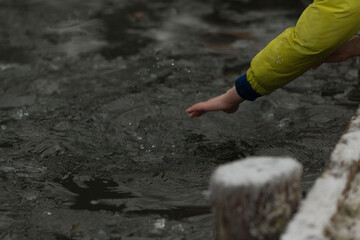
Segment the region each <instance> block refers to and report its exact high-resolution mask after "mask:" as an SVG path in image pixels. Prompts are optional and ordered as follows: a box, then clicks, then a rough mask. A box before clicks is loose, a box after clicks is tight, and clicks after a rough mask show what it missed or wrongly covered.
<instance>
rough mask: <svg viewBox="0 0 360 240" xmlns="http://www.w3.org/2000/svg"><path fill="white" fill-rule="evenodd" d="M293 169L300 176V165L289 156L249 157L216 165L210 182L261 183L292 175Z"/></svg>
mask: <svg viewBox="0 0 360 240" xmlns="http://www.w3.org/2000/svg"><path fill="white" fill-rule="evenodd" d="M294 171H295V172H296V173H298V175H299V176H300V174H301V171H302V166H301V165H300V164H299V163H298V162H297V161H296V160H294V159H293V158H290V157H249V158H245V159H244V160H238V161H235V162H231V163H228V164H225V165H222V166H220V167H218V168H217V169H216V171H215V172H214V174H213V176H212V178H211V182H212V183H216V184H221V185H224V186H239V185H247V184H254V185H263V184H265V183H269V182H272V181H275V180H276V179H279V178H282V177H283V176H290V175H293V174H294Z"/></svg>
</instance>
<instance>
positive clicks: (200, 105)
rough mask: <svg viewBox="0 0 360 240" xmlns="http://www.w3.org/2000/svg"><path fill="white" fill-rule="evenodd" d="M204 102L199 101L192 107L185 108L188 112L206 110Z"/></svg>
mask: <svg viewBox="0 0 360 240" xmlns="http://www.w3.org/2000/svg"><path fill="white" fill-rule="evenodd" d="M203 105H204V104H203V103H202V102H201V103H197V104H195V105H193V106H192V107H189V108H188V109H186V110H185V112H186V113H188V114H189V113H192V112H199V111H205V109H204V107H203Z"/></svg>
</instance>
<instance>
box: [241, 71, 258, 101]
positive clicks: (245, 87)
mask: <svg viewBox="0 0 360 240" xmlns="http://www.w3.org/2000/svg"><path fill="white" fill-rule="evenodd" d="M235 87H236V92H237V93H238V94H239V96H240V97H242V98H243V99H245V100H248V101H254V100H255V99H257V98H258V97H261V96H262V95H261V94H259V93H257V92H255V90H254V89H252V87H251V85H250V83H249V82H248V80H247V78H246V73H245V74H243V75H241V76H240V77H239V78H238V79H236V81H235Z"/></svg>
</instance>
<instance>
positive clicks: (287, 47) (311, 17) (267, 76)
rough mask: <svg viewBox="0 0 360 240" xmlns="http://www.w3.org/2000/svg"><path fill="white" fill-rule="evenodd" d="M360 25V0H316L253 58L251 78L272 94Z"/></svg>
mask: <svg viewBox="0 0 360 240" xmlns="http://www.w3.org/2000/svg"><path fill="white" fill-rule="evenodd" d="M359 29H360V0H315V1H314V3H312V4H310V5H309V6H308V7H307V8H306V9H305V11H304V12H303V13H302V15H301V16H300V18H299V20H298V22H297V24H296V26H295V27H291V28H288V29H286V30H285V31H284V32H283V33H282V34H280V35H279V36H278V37H276V38H275V39H274V40H272V41H271V42H270V43H269V44H268V45H267V46H266V47H265V48H264V49H263V50H262V51H261V52H259V53H258V54H257V55H256V56H255V57H254V58H253V60H252V61H251V65H250V68H249V69H248V71H247V75H246V78H247V81H248V83H250V85H251V88H252V89H253V90H255V92H256V93H258V94H261V95H266V94H270V93H271V92H272V91H274V90H275V89H277V88H279V87H282V86H284V85H285V84H287V83H289V82H290V81H292V80H294V79H295V78H297V77H298V76H300V75H301V74H303V73H304V72H306V71H307V70H308V69H310V68H311V67H313V66H314V65H316V64H318V63H320V62H321V61H322V60H323V59H324V58H326V57H327V56H329V55H330V54H331V53H333V52H334V51H335V50H336V49H337V48H338V47H340V46H341V45H342V44H343V43H344V42H346V41H347V40H349V39H350V38H351V37H352V36H354V35H355V34H356V33H357V32H358V31H359Z"/></svg>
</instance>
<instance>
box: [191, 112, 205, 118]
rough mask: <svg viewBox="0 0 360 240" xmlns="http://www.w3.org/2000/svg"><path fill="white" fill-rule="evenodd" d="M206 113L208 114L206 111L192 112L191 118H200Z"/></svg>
mask: <svg viewBox="0 0 360 240" xmlns="http://www.w3.org/2000/svg"><path fill="white" fill-rule="evenodd" d="M204 113H206V112H205V111H196V112H192V113H189V118H195V117H200V116H201V115H203V114H204Z"/></svg>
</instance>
